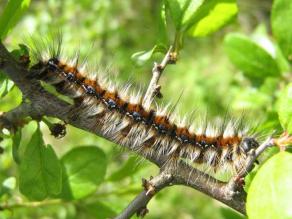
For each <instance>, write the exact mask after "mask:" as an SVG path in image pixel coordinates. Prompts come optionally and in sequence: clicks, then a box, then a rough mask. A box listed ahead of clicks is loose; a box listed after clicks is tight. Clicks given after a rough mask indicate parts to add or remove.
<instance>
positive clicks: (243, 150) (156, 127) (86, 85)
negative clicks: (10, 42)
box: [31, 42, 259, 174]
mask: <svg viewBox="0 0 292 219" xmlns="http://www.w3.org/2000/svg"><path fill="white" fill-rule="evenodd" d="M35 54H36V55H35V57H36V59H37V60H36V63H34V64H33V66H32V67H31V69H32V70H33V72H37V73H36V74H34V77H36V78H37V79H39V80H42V81H44V82H46V83H49V84H51V85H53V86H54V87H55V88H56V90H57V91H58V92H59V93H61V94H63V95H66V96H68V97H70V98H72V99H73V100H74V103H75V105H76V108H77V109H78V110H77V111H76V113H75V114H76V116H77V117H78V116H80V115H82V116H86V117H94V118H96V120H95V121H96V124H95V125H96V126H99V129H100V130H101V131H102V135H103V136H105V137H109V138H111V139H114V140H115V142H116V143H117V144H120V145H122V146H123V145H128V146H130V148H131V149H132V150H135V151H137V152H138V153H140V154H143V155H146V156H147V154H153V153H155V154H157V156H164V157H167V159H166V161H165V162H166V163H167V164H171V165H169V166H172V167H174V168H175V164H176V163H177V162H179V161H181V160H186V161H188V162H190V163H193V164H205V165H207V166H208V167H210V168H212V169H213V170H214V171H222V172H223V173H224V172H229V171H231V172H232V174H236V173H238V172H240V171H242V170H244V168H245V166H244V164H245V159H246V157H247V154H248V152H249V151H250V150H251V149H254V148H256V147H258V146H259V142H258V139H257V138H256V135H255V134H254V133H251V131H250V130H249V129H247V127H246V126H245V125H244V124H243V123H242V121H241V120H240V119H237V120H236V119H230V120H229V121H227V120H226V119H225V120H219V121H214V122H213V123H212V122H206V121H205V122H204V123H203V124H202V122H200V123H198V124H196V123H194V124H189V123H188V122H187V118H186V117H185V118H183V119H179V118H178V117H177V116H176V115H175V114H174V113H173V112H172V110H168V109H169V107H157V106H156V105H155V104H154V101H153V103H152V104H149V103H145V102H144V101H143V96H142V95H141V92H136V93H134V92H132V93H130V86H129V85H128V86H125V87H124V88H120V87H119V86H115V85H114V83H112V82H111V81H109V80H107V79H105V77H104V76H100V75H99V74H92V73H88V72H87V69H86V67H80V66H79V65H78V57H77V58H76V59H73V60H72V61H70V62H67V61H65V60H66V59H64V58H62V55H61V42H60V43H57V44H56V43H54V44H53V45H51V46H49V47H47V49H45V51H44V50H43V48H42V50H40V49H36V50H35ZM44 54H46V55H44ZM92 75H94V76H92Z"/></svg>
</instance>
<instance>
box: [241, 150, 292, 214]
mask: <svg viewBox="0 0 292 219" xmlns="http://www.w3.org/2000/svg"><path fill="white" fill-rule="evenodd" d="M291 197H292V154H290V153H287V152H281V153H278V154H277V155H275V156H273V157H272V158H271V159H269V160H268V161H267V162H265V163H264V164H263V166H262V167H261V168H260V169H259V171H258V172H257V174H256V176H255V177H254V179H253V181H252V183H251V185H250V188H249V190H248V195H247V204H246V209H247V215H248V218H249V219H259V218H273V219H286V218H287V219H288V218H292V212H291Z"/></svg>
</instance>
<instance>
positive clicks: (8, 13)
mask: <svg viewBox="0 0 292 219" xmlns="http://www.w3.org/2000/svg"><path fill="white" fill-rule="evenodd" d="M29 4H30V0H9V1H8V3H7V5H6V7H5V8H4V11H3V14H2V15H1V16H0V39H4V38H5V36H6V35H7V33H8V32H9V31H10V30H11V29H12V28H13V27H14V26H15V24H16V23H17V22H18V20H19V19H20V18H21V16H22V15H23V13H24V12H25V11H26V10H27V9H28V6H29Z"/></svg>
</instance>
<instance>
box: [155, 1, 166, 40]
mask: <svg viewBox="0 0 292 219" xmlns="http://www.w3.org/2000/svg"><path fill="white" fill-rule="evenodd" d="M159 7H160V10H159V14H158V19H157V30H158V36H157V42H158V44H167V41H168V37H167V29H166V15H165V13H166V11H165V4H164V3H163V2H161V4H160V6H159Z"/></svg>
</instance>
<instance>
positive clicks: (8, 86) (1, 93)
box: [0, 78, 14, 98]
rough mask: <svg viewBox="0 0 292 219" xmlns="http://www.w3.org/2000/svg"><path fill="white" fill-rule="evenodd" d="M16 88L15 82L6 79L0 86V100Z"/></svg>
mask: <svg viewBox="0 0 292 219" xmlns="http://www.w3.org/2000/svg"><path fill="white" fill-rule="evenodd" d="M13 87H14V83H13V81H11V80H9V79H8V78H6V79H5V80H4V81H3V82H2V83H1V86H0V98H3V97H5V96H6V95H7V94H8V93H9V91H11V90H12V89H13Z"/></svg>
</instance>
